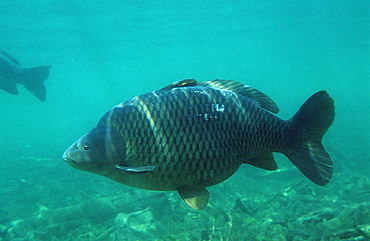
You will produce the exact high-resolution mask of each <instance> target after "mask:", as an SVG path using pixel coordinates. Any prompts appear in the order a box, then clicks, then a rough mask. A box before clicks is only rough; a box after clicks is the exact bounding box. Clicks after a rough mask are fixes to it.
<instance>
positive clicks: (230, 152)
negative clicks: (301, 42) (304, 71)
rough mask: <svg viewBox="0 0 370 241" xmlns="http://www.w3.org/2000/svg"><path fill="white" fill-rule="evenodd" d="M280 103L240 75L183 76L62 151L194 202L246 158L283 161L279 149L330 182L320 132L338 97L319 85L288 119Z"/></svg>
mask: <svg viewBox="0 0 370 241" xmlns="http://www.w3.org/2000/svg"><path fill="white" fill-rule="evenodd" d="M278 111H279V109H278V107H277V106H276V104H275V103H274V102H273V101H272V100H271V99H270V98H269V97H267V96H266V95H265V94H263V93H261V92H260V91H258V90H256V89H254V88H252V87H249V86H246V85H243V84H241V83H238V82H234V81H229V80H213V81H206V82H197V81H195V80H183V81H178V82H176V83H173V84H171V85H169V86H167V87H165V88H163V89H161V90H159V91H154V92H151V93H147V94H143V95H140V96H137V97H134V98H132V99H131V100H128V101H126V102H123V103H121V104H119V105H117V106H115V107H114V108H113V109H111V110H110V111H108V112H107V113H106V114H105V115H104V116H103V117H102V118H101V119H100V121H99V123H98V125H97V126H96V127H95V128H94V129H92V130H91V131H90V132H88V133H87V134H85V135H84V136H82V137H81V138H80V139H78V140H77V141H76V142H75V143H73V144H72V145H71V146H70V147H69V148H68V149H67V150H66V151H65V152H64V154H63V158H64V159H65V160H66V161H67V163H68V164H70V165H71V166H72V167H74V168H77V169H80V170H84V171H89V172H93V173H96V174H100V175H103V176H106V177H108V178H111V179H113V180H115V181H117V182H120V183H123V184H126V185H129V186H133V187H138V188H144V189H151V190H162V191H171V190H177V191H178V192H179V194H180V195H181V197H182V198H183V199H184V200H185V201H186V202H187V204H189V205H190V206H191V207H192V208H194V209H202V208H204V207H205V206H206V205H207V202H208V198H209V192H208V191H207V189H206V187H208V186H211V185H214V184H217V183H219V182H222V181H224V180H225V179H227V178H229V177H230V176H231V175H232V174H233V173H234V172H235V171H236V170H237V169H238V168H239V166H240V165H241V164H243V163H247V164H251V165H254V166H256V167H259V168H263V169H266V170H275V169H277V164H276V162H275V161H274V157H273V155H272V152H281V153H283V154H285V155H286V156H287V157H288V158H289V159H290V160H291V161H292V162H293V164H294V165H295V166H297V167H298V169H299V170H300V171H301V172H302V173H303V174H304V175H306V176H307V177H308V178H309V179H310V180H311V181H313V182H314V183H316V184H318V185H325V184H327V183H328V182H329V180H330V178H331V176H332V161H331V160H330V157H329V155H328V153H327V152H326V151H325V150H324V147H323V146H322V144H321V139H322V137H323V135H324V134H325V132H326V131H327V129H328V128H329V127H330V125H331V124H332V122H333V120H334V105H333V99H332V98H330V97H329V95H328V94H327V93H326V92H325V91H320V92H318V93H316V94H314V95H313V96H311V97H310V98H309V99H308V100H307V101H306V102H305V103H304V104H303V105H302V107H301V108H300V109H299V111H298V112H297V113H296V114H295V115H294V116H293V117H292V118H291V119H290V120H288V121H284V120H282V119H280V118H278V117H276V116H275V115H274V114H273V113H277V112H278ZM271 112H272V113H271Z"/></svg>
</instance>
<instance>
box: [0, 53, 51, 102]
mask: <svg viewBox="0 0 370 241" xmlns="http://www.w3.org/2000/svg"><path fill="white" fill-rule="evenodd" d="M50 68H51V66H50V65H48V66H41V67H35V68H22V67H21V65H20V63H19V61H18V60H16V59H15V58H13V57H12V56H10V55H9V54H7V53H5V52H3V51H0V89H3V90H5V91H6V92H8V93H10V94H13V95H18V89H17V85H16V84H22V85H24V87H26V88H27V89H28V90H29V91H30V92H31V93H32V94H33V95H34V96H36V97H37V98H38V99H39V100H41V101H45V97H46V89H45V85H44V81H45V80H46V79H47V78H48V77H49V69H50Z"/></svg>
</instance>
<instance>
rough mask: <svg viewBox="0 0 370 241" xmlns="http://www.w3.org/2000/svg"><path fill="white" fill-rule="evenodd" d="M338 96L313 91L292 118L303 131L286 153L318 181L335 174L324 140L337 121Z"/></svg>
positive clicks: (324, 182) (297, 165)
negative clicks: (336, 102)
mask: <svg viewBox="0 0 370 241" xmlns="http://www.w3.org/2000/svg"><path fill="white" fill-rule="evenodd" d="M334 116H335V113H334V100H333V99H332V98H331V97H330V96H329V94H328V93H327V92H326V91H320V92H317V93H316V94H314V95H312V96H311V97H310V98H309V99H308V100H307V101H306V102H305V103H304V104H303V105H302V106H301V108H300V109H299V110H298V112H297V113H296V114H295V115H294V116H293V117H292V119H290V122H291V123H292V125H293V126H294V127H295V128H297V130H298V132H299V133H301V141H300V143H299V144H298V146H297V148H294V149H293V150H289V152H287V153H284V154H285V155H286V156H287V157H288V158H289V159H290V161H291V162H292V163H293V164H294V165H295V166H296V167H297V168H298V169H299V170H300V171H301V172H302V173H303V174H304V175H305V176H306V177H308V178H309V179H310V180H311V181H313V182H314V183H316V184H317V185H320V186H324V185H326V184H327V183H328V182H329V181H330V179H331V176H332V174H333V163H332V161H331V159H330V156H329V154H328V153H327V152H326V151H325V149H324V146H323V145H322V144H321V140H322V138H323V136H324V134H325V132H326V131H327V130H328V129H329V127H330V125H331V124H332V123H333V121H334Z"/></svg>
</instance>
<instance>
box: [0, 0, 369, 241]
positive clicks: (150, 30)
mask: <svg viewBox="0 0 370 241" xmlns="http://www.w3.org/2000/svg"><path fill="white" fill-rule="evenodd" d="M0 9H1V10H0V19H1V21H0V30H1V31H0V32H1V34H0V49H1V50H4V51H6V52H8V53H9V54H11V55H12V56H14V57H15V58H17V59H18V60H19V61H20V62H21V64H22V66H24V67H35V66H41V65H49V64H50V65H52V66H53V67H52V68H51V74H50V77H49V79H48V80H47V81H46V82H45V84H46V88H47V97H46V102H45V103H42V102H41V101H39V100H38V99H36V98H35V97H34V96H32V94H30V93H29V92H28V91H27V90H26V89H25V88H24V87H22V86H19V90H20V94H19V95H18V96H14V95H10V94H8V93H6V92H5V91H2V90H0V103H1V106H0V116H1V119H0V174H1V175H0V197H1V198H0V240H1V241H3V240H4V241H5V240H6V241H8V240H14V241H15V240H17V241H19V240H352V239H353V240H354V239H355V238H358V240H366V238H367V239H370V231H369V230H367V231H366V228H368V229H369V228H370V218H369V217H370V180H369V178H370V177H369V174H370V171H369V169H370V152H369V149H370V143H369V140H370V132H369V129H370V128H369V127H370V126H369V119H370V111H369V110H370V72H369V69H370V68H369V67H370V31H369V30H370V13H369V10H370V2H369V1H365V0H359V1H350V0H344V1H331V0H323V1H308V0H306V1H305V0H297V1H283V0H265V1H259V0H251V1H240V0H239V1H236V0H235V1H194V0H192V1H169V0H164V1H160V0H157V1H156V0H154V1H141V0H139V1H118V0H114V1H98V0H91V1H70V0H67V1H56V0H36V1H25V0H13V1H1V2H0ZM185 78H195V79H197V80H199V81H204V80H210V79H215V78H224V79H232V80H236V81H239V82H242V83H245V84H248V85H251V86H253V87H255V88H257V89H259V90H261V91H262V92H264V93H266V94H267V95H269V96H270V97H271V98H272V99H273V100H274V101H275V102H276V103H277V104H278V106H279V107H280V110H281V111H280V113H279V116H280V117H281V118H284V119H287V118H290V117H291V116H292V115H293V114H294V112H295V111H296V110H297V109H298V108H299V106H300V105H301V104H302V103H303V102H304V101H305V100H306V99H307V98H308V97H309V96H310V95H311V94H313V93H315V92H316V91H319V90H323V89H324V90H327V91H328V92H329V94H330V95H331V96H332V97H333V98H334V100H335V106H336V119H335V122H334V124H333V125H332V127H331V128H330V129H329V131H328V132H327V134H326V135H325V137H324V140H323V143H324V145H325V147H326V149H327V151H328V152H329V153H330V155H331V157H332V159H333V162H334V168H335V169H334V176H333V178H332V181H331V182H330V183H329V184H328V185H327V186H325V187H318V186H315V185H314V184H312V183H310V182H309V181H308V180H307V179H306V178H305V177H304V176H303V175H302V174H301V173H300V172H299V171H298V170H297V169H296V168H294V167H293V166H292V164H290V162H289V161H288V159H286V158H285V157H284V156H282V155H276V159H277V162H278V164H279V167H280V168H281V169H279V171H276V172H273V173H271V172H266V171H263V170H258V169H257V168H255V167H251V166H247V165H244V166H242V167H241V168H240V169H239V170H238V172H237V173H236V174H235V175H234V176H232V177H231V178H230V179H228V180H227V181H225V182H223V183H221V184H219V185H216V186H214V187H211V188H209V190H210V192H211V198H210V204H209V206H208V207H207V208H206V209H204V210H202V211H194V210H192V209H190V208H189V207H188V206H187V205H186V204H185V203H184V202H183V201H182V200H181V198H180V197H179V195H178V194H177V193H175V192H154V191H146V190H138V189H134V188H130V187H127V186H124V185H122V184H118V183H115V182H113V181H111V180H108V179H106V178H104V177H101V176H97V175H94V174H91V173H85V172H81V171H78V170H75V169H73V168H71V167H70V166H68V165H67V164H65V163H64V162H63V160H62V159H61V155H62V153H63V151H64V150H65V149H66V148H67V147H68V146H69V145H70V144H71V143H72V142H73V141H75V140H76V139H77V138H78V137H80V136H81V135H82V134H84V133H86V132H87V131H88V130H90V129H91V128H93V127H94V126H95V125H96V123H97V122H98V120H99V119H100V117H101V116H102V115H103V114H104V113H105V112H106V111H108V110H109V109H110V108H112V107H113V106H114V105H116V104H118V103H120V102H122V101H124V100H127V99H129V98H131V97H133V96H136V95H139V94H142V93H145V92H148V91H152V90H157V89H160V88H162V87H164V86H166V85H168V84H170V83H172V82H174V81H177V80H180V79H185Z"/></svg>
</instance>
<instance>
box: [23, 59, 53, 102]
mask: <svg viewBox="0 0 370 241" xmlns="http://www.w3.org/2000/svg"><path fill="white" fill-rule="evenodd" d="M50 68H51V66H50V65H48V66H41V67H35V68H28V69H24V77H23V80H22V82H21V84H23V85H24V86H25V87H26V88H27V89H28V90H29V91H30V92H31V93H32V94H33V95H34V96H36V97H37V98H38V99H39V100H41V101H45V97H46V88H45V85H44V81H45V80H46V79H47V78H48V77H49V70H50Z"/></svg>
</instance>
